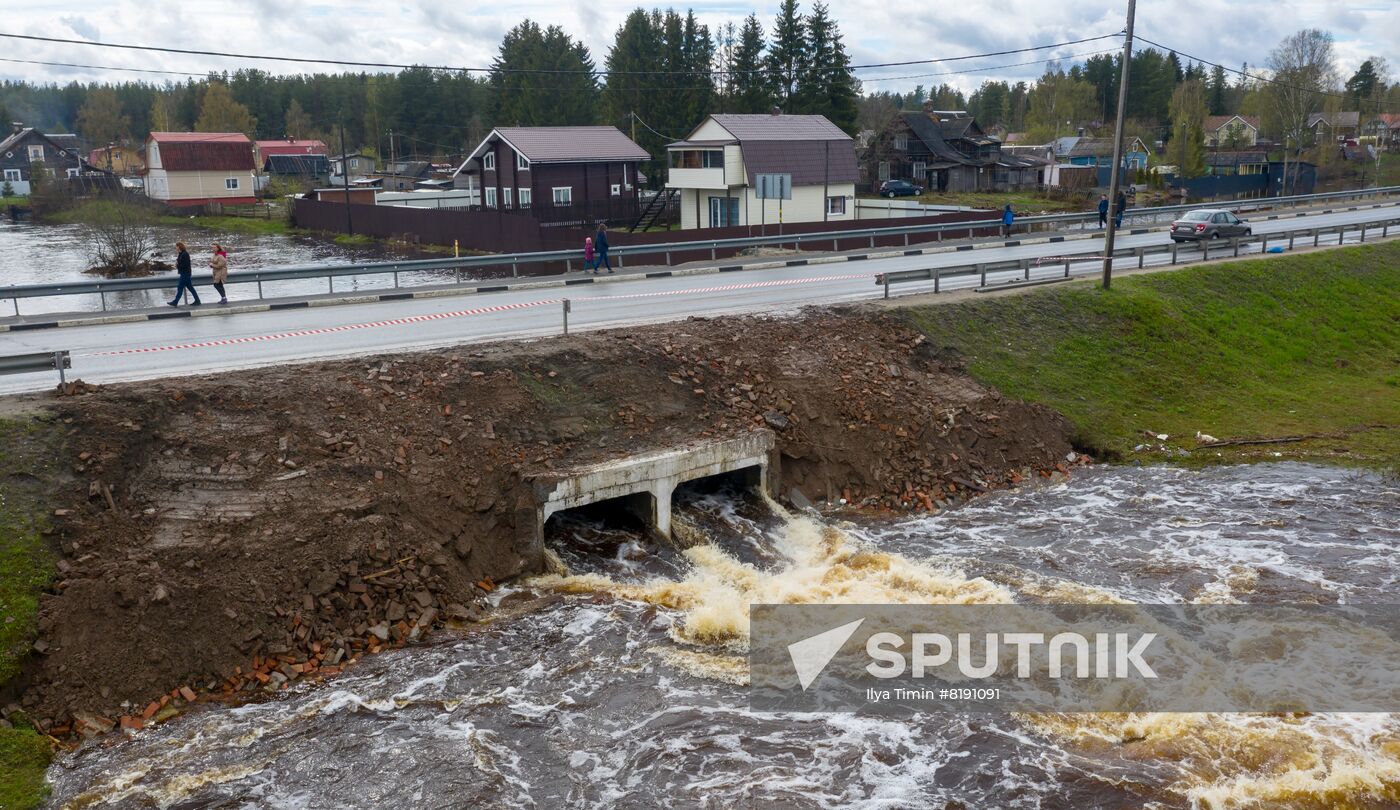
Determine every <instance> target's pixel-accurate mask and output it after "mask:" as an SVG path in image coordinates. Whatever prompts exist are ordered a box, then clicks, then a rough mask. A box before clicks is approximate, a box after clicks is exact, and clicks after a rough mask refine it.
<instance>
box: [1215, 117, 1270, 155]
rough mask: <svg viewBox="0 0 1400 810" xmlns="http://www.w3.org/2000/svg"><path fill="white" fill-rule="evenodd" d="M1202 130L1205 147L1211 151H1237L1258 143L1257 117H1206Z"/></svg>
mask: <svg viewBox="0 0 1400 810" xmlns="http://www.w3.org/2000/svg"><path fill="white" fill-rule="evenodd" d="M1202 129H1203V130H1204V132H1205V139H1206V146H1209V147H1211V148H1213V149H1214V148H1228V149H1235V150H1238V149H1242V148H1244V147H1247V146H1254V145H1255V144H1257V143H1259V116H1257V115H1207V116H1206V120H1205V125H1204V126H1203V127H1202Z"/></svg>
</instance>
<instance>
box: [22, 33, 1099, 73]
mask: <svg viewBox="0 0 1400 810" xmlns="http://www.w3.org/2000/svg"><path fill="white" fill-rule="evenodd" d="M1116 36H1120V34H1119V33H1116V32H1115V33H1112V34H1101V35H1099V36H1095V37H1085V38H1084V39H1075V40H1068V41H1065V42H1054V43H1050V44H1047V45H1033V46H1030V47H1027V48H1013V49H1010V50H1004V51H989V52H987V53H980V54H966V55H963V56H949V57H944V58H942V59H914V60H909V61H905V62H880V63H875V64H869V65H851V66H849V67H846V68H828V69H829V70H848V71H856V70H873V69H876V68H890V67H907V66H909V65H928V64H940V63H943V62H960V61H965V60H968V59H985V58H987V57H991V56H1008V55H1010V54H1017V53H1031V52H1033V51H1043V50H1046V49H1049V48H1062V47H1066V46H1069V45H1081V44H1083V43H1085V42H1095V41H1098V40H1101V39H1109V38H1111V37H1116ZM0 37H4V38H8V39H22V40H28V41H31V42H53V43H58V44H62V45H86V46H89V47H95V48H117V49H121V50H129V51H153V52H157V53H174V54H183V55H187V56H206V57H208V56H213V57H220V58H225V59H259V60H266V61H271V62H297V63H302V64H315V65H342V66H348V67H374V68H394V69H398V70H411V69H427V70H443V71H455V72H462V73H524V74H555V75H589V76H628V75H638V76H660V75H684V76H694V75H703V74H709V75H731V74H733V73H768V72H770V69H769V68H766V67H765V68H755V69H753V70H748V71H735V70H711V71H694V70H672V71H657V70H638V71H610V70H592V71H581V70H553V69H535V68H509V69H501V68H497V67H486V68H483V67H459V66H453V65H405V64H399V63H394V62H360V61H350V60H340V59H314V58H311V57H299V56H268V55H266V54H249V53H235V52H230V51H197V50H191V49H186V48H167V47H162V46H156V45H132V44H128V43H116V42H91V41H88V40H82V39H67V38H63V37H42V36H36V35H33V34H11V33H6V32H0Z"/></svg>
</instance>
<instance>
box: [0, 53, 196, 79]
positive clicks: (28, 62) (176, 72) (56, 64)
mask: <svg viewBox="0 0 1400 810" xmlns="http://www.w3.org/2000/svg"><path fill="white" fill-rule="evenodd" d="M0 62H15V63H18V64H22V65H44V66H47V67H71V68H86V69H88V70H120V71H125V72H127V73H164V74H169V75H171V76H201V77H203V76H208V75H209V74H207V73H189V72H187V71H183V70H148V69H144V68H129V67H113V66H111V65H78V64H74V63H72V62H42V61H40V60H38V59H12V58H9V57H0Z"/></svg>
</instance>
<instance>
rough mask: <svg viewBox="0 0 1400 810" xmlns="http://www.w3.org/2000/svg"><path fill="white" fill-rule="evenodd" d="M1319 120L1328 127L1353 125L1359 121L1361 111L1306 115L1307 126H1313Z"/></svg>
mask: <svg viewBox="0 0 1400 810" xmlns="http://www.w3.org/2000/svg"><path fill="white" fill-rule="evenodd" d="M1320 122H1326V123H1327V125H1328V126H1330V127H1354V126H1356V125H1357V124H1359V123H1360V122H1361V113H1359V112H1357V111H1355V110H1352V111H1351V112H1335V113H1313V114H1312V115H1309V116H1308V126H1309V127H1315V126H1317V125H1318V124H1319V123H1320Z"/></svg>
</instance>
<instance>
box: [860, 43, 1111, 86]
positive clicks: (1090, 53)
mask: <svg viewBox="0 0 1400 810" xmlns="http://www.w3.org/2000/svg"><path fill="white" fill-rule="evenodd" d="M1117 52H1118V49H1117V48H1106V49H1104V50H1101V51H1085V52H1082V53H1071V54H1067V55H1065V56H1055V57H1051V58H1049V59H1036V60H1034V61H1031V62H1014V63H1012V64H1009V65H992V66H990V67H980V68H967V69H966V70H947V71H943V72H941V73H912V74H909V75H907V76H875V77H872V78H863V79H861V83H868V82H891V81H900V80H907V79H927V78H933V77H937V76H964V75H966V74H968V73H987V72H989V71H993V70H1005V69H1006V68H1014V67H1026V66H1027V65H1045V64H1049V63H1051V62H1063V61H1065V60H1067V59H1079V58H1081V57H1085V56H1098V55H1100V54H1105V53H1117Z"/></svg>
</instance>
